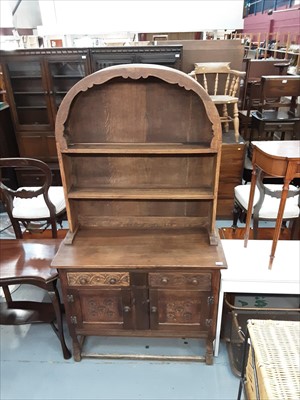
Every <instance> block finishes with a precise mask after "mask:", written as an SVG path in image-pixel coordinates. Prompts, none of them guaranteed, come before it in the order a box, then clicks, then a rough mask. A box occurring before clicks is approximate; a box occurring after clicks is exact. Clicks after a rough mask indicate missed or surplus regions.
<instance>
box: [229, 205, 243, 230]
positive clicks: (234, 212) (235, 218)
mask: <svg viewBox="0 0 300 400" xmlns="http://www.w3.org/2000/svg"><path fill="white" fill-rule="evenodd" d="M240 213H241V208H240V206H239V205H238V204H237V202H234V206H233V210H232V217H233V221H232V225H231V227H232V229H233V231H235V230H236V228H237V222H238V219H239V216H240Z"/></svg>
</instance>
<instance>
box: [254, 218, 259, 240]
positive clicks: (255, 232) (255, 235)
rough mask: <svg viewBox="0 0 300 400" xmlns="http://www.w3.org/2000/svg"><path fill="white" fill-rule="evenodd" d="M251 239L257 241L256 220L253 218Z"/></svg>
mask: <svg viewBox="0 0 300 400" xmlns="http://www.w3.org/2000/svg"><path fill="white" fill-rule="evenodd" d="M253 239H254V240H256V239H258V218H256V217H254V216H253Z"/></svg>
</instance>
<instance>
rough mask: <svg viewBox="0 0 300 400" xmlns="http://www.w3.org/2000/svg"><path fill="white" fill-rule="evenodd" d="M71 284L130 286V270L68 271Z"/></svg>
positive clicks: (68, 279) (69, 283)
mask: <svg viewBox="0 0 300 400" xmlns="http://www.w3.org/2000/svg"><path fill="white" fill-rule="evenodd" d="M67 281H68V285H69V286H110V287H111V286H129V285H130V279H129V273H128V272H68V273H67Z"/></svg>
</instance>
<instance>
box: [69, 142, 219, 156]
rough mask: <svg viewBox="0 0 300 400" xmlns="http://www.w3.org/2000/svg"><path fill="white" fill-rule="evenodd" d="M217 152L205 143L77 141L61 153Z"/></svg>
mask: <svg viewBox="0 0 300 400" xmlns="http://www.w3.org/2000/svg"><path fill="white" fill-rule="evenodd" d="M203 153H204V154H217V150H214V149H212V148H210V147H207V145H206V146H205V144H202V143H197V144H189V143H101V144H98V143H77V144H74V145H73V144H72V145H69V148H67V149H64V150H62V154H70V155H71V154H203Z"/></svg>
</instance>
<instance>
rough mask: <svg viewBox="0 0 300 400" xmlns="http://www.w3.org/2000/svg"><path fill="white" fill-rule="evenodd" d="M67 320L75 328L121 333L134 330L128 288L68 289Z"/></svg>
mask: <svg viewBox="0 0 300 400" xmlns="http://www.w3.org/2000/svg"><path fill="white" fill-rule="evenodd" d="M67 297H68V299H71V301H68V302H69V313H70V315H69V319H70V322H71V324H72V325H75V329H79V330H81V329H85V330H91V331H93V330H94V329H95V328H96V329H97V330H98V331H99V330H101V329H103V330H108V329H114V330H122V329H132V328H133V310H132V296H131V291H130V289H129V288H120V287H119V288H113V289H110V288H109V289H99V288H88V289H84V288H80V289H69V290H68V295H67Z"/></svg>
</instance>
